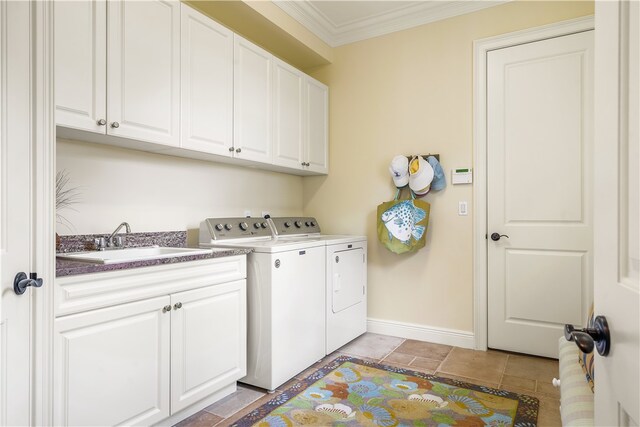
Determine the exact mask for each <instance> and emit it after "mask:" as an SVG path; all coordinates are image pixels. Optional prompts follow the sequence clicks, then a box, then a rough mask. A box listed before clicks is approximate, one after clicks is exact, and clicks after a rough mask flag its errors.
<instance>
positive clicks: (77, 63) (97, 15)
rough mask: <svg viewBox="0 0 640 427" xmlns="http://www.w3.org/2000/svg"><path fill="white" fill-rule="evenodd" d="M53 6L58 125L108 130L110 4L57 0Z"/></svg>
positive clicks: (92, 130) (97, 130)
mask: <svg viewBox="0 0 640 427" xmlns="http://www.w3.org/2000/svg"><path fill="white" fill-rule="evenodd" d="M53 8H54V15H55V17H54V19H55V61H54V66H55V94H56V99H55V104H56V124H59V125H62V126H66V127H70V128H75V129H82V130H87V131H91V132H100V133H105V129H106V126H105V125H106V123H107V122H106V119H107V111H106V110H107V100H106V96H107V87H106V84H107V62H106V61H107V52H106V49H107V28H106V25H107V4H106V2H105V1H82V2H80V1H56V2H55V3H54V5H53ZM100 123H102V124H100Z"/></svg>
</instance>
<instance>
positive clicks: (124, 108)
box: [107, 0, 180, 146]
mask: <svg viewBox="0 0 640 427" xmlns="http://www.w3.org/2000/svg"><path fill="white" fill-rule="evenodd" d="M108 6H109V7H108V18H109V19H108V21H107V22H108V36H109V38H108V51H107V64H108V73H107V90H108V92H107V108H108V124H107V125H108V128H107V133H108V134H109V135H113V136H122V137H127V138H132V139H138V140H142V141H148V142H154V143H158V144H165V145H173V146H177V145H179V143H180V133H179V127H180V3H179V2H178V1H163V0H149V1H124V0H113V1H109V3H108Z"/></svg>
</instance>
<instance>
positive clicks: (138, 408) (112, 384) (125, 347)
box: [54, 296, 171, 426]
mask: <svg viewBox="0 0 640 427" xmlns="http://www.w3.org/2000/svg"><path fill="white" fill-rule="evenodd" d="M169 302H170V297H169V296H163V297H158V298H151V299H148V300H144V301H140V302H134V303H129V304H122V305H118V306H115V307H109V308H104V309H100V310H93V311H88V312H85V313H80V314H74V315H71V316H66V317H62V318H58V319H56V321H55V343H54V346H55V347H54V351H55V359H56V361H55V364H56V366H55V380H54V384H55V386H56V388H57V389H56V392H55V393H54V402H55V403H54V424H55V425H59V426H66V425H73V426H95V425H120V424H125V425H150V424H153V423H155V422H158V421H160V420H162V419H164V418H167V417H168V416H169V354H170V353H169V350H170V322H171V316H170V315H169V312H166V313H163V307H165V306H167V305H169Z"/></svg>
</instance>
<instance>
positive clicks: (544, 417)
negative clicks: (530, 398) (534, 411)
mask: <svg viewBox="0 0 640 427" xmlns="http://www.w3.org/2000/svg"><path fill="white" fill-rule="evenodd" d="M535 396H536V397H537V398H538V399H539V400H540V407H539V410H538V426H539V427H556V426H561V425H562V420H561V418H560V401H559V400H558V399H554V398H551V397H547V396H545V395H541V394H536V395H535Z"/></svg>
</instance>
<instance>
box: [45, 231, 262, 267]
mask: <svg viewBox="0 0 640 427" xmlns="http://www.w3.org/2000/svg"><path fill="white" fill-rule="evenodd" d="M121 236H123V238H124V245H123V247H125V248H135V247H144V246H154V245H158V246H165V247H177V248H185V247H187V232H186V231H160V232H144V233H129V234H121ZM59 237H60V241H59V244H58V248H57V252H58V253H60V252H63V253H73V252H84V251H91V250H95V247H93V241H94V239H95V238H98V237H106V236H105V235H102V234H76V235H69V236H59ZM116 250H117V249H116ZM250 252H251V250H250V249H235V248H229V250H220V249H216V250H215V251H214V252H213V253H212V254H208V255H189V256H182V257H174V258H160V259H149V260H144V261H134V262H123V263H119V264H94V263H91V262H82V261H70V260H64V259H56V277H65V276H75V275H77V274H90V273H102V272H106V271H117V270H128V269H130V268H141V267H151V266H154V265H162V264H175V263H179V262H188V261H198V260H202V259H211V258H220V257H227V256H234V255H246V254H248V253H250Z"/></svg>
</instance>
